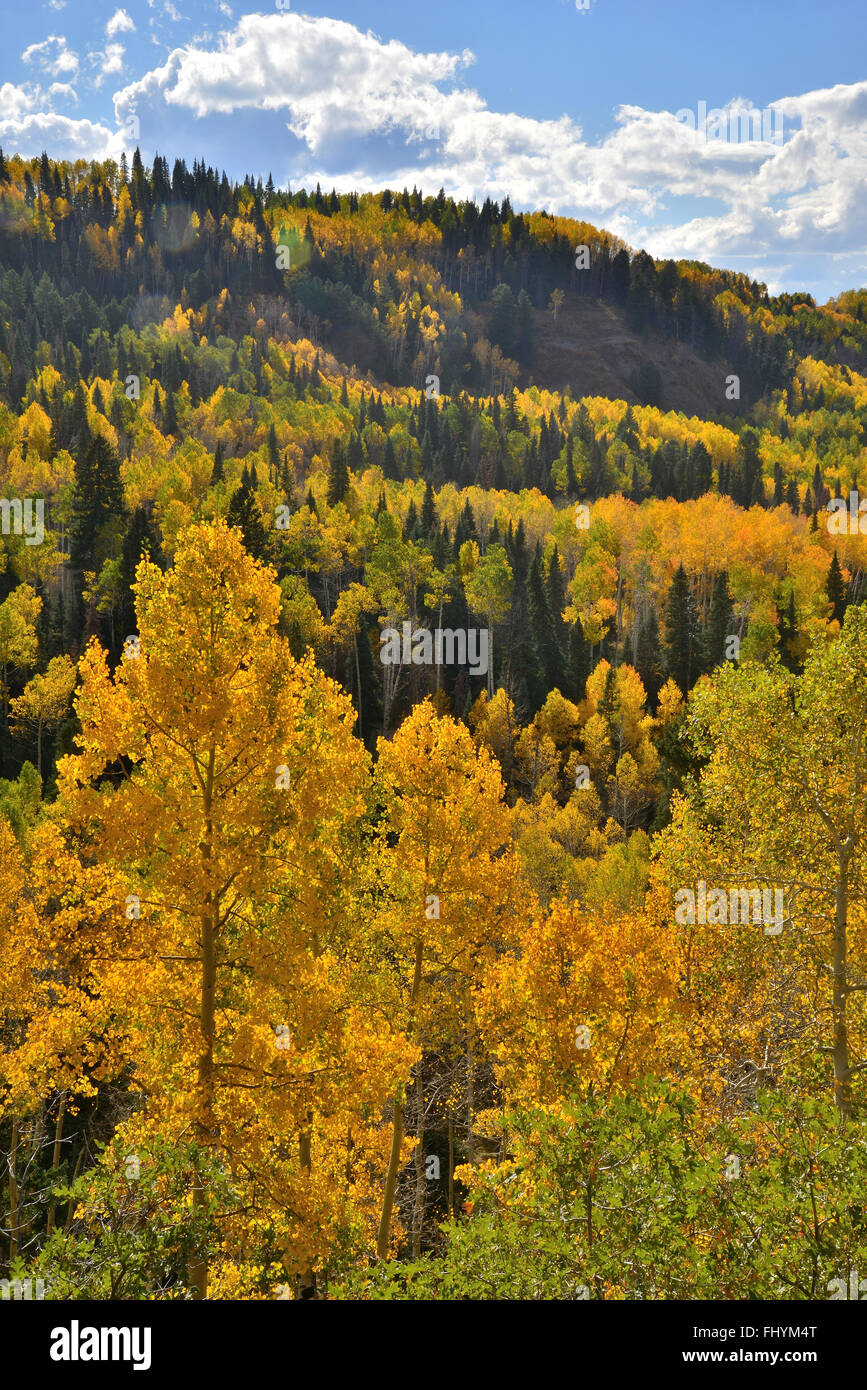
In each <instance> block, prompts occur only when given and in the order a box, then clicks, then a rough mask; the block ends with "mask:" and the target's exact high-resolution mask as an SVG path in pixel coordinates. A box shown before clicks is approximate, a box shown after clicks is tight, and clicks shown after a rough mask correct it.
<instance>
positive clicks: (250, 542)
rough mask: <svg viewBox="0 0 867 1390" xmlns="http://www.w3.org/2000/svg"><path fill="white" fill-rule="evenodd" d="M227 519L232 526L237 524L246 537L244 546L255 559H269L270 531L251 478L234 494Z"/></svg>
mask: <svg viewBox="0 0 867 1390" xmlns="http://www.w3.org/2000/svg"><path fill="white" fill-rule="evenodd" d="M226 521H227V522H228V524H229V525H230V526H237V528H238V530H239V531H240V532H241V534H242V536H243V537H244V546H245V548H246V549H247V551H248V553H249V554H250V555H252V556H253V559H254V560H267V559H268V533H267V531H266V530H265V524H264V522H263V520H262V510H261V508H260V506H259V503H258V502H257V500H256V493H255V490H254V488H253V487H251V485H250V482H249V479H248V480H245V481H242V483H241V485H240V487H239V488H238V489H237V490H236V491H235V492H234V493H233V494H232V500H231V502H230V503H229V509H228V511H227V513H226Z"/></svg>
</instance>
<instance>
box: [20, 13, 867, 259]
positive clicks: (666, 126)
mask: <svg viewBox="0 0 867 1390" xmlns="http://www.w3.org/2000/svg"><path fill="white" fill-rule="evenodd" d="M148 3H149V4H150V3H151V0H148ZM151 8H152V9H153V8H154V5H151ZM221 8H223V9H224V10H225V9H227V8H228V6H225V5H223V6H221ZM172 10H174V7H172ZM158 12H159V13H160V14H165V13H169V7H168V6H167V5H162V4H161V5H160V6H159V8H158ZM117 13H118V14H125V13H126V12H125V11H117ZM176 13H177V12H176V11H174V14H176ZM111 22H112V21H109V23H111ZM65 54H69V50H68V49H67V48H66V41H65V40H62V39H59V38H57V37H56V36H52V37H51V38H50V39H48V40H46V41H45V42H44V43H43V44H41V45H32V46H31V48H30V49H28V50H27V51H26V54H25V58H26V61H28V62H30V61H38V62H39V63H40V65H41V66H42V67H43V69H44V70H46V71H51V68H52V67H57V65H58V64H59V63H62V62H66V63H67V64H68V62H69V58H64V55H65ZM28 55H29V56H28ZM69 57H71V58H74V55H69ZM98 59H99V64H100V72H101V75H100V78H99V80H100V81H101V80H103V78H104V77H105V76H107V75H108V74H109V73H117V72H120V71H121V68H122V60H123V48H122V46H121V45H120V44H109V45H108V46H107V48H106V50H105V53H103V54H100V55H98ZM473 61H474V60H473V55H472V54H471V53H468V52H463V53H457V52H429V53H422V52H417V51H414V50H412V49H410V48H409V47H408V46H407V45H405V44H403V43H401V42H399V41H397V40H391V41H385V40H383V39H380V38H379V37H378V36H376V35H375V34H372V33H370V32H366V33H364V32H362V31H361V30H359V29H358V28H356V27H355V26H354V25H352V24H349V23H346V22H344V21H342V20H337V19H331V18H324V17H323V18H314V17H310V16H305V15H301V14H297V13H295V12H294V11H288V10H287V11H283V12H276V13H270V14H248V15H244V16H242V17H239V19H238V20H237V21H236V23H235V24H234V27H233V28H232V29H231V30H229V31H228V32H226V33H224V34H223V35H221V36H220V37H219V38H218V39H217V40H211V39H210V38H206V37H205V36H204V35H201V36H199V38H198V39H196V40H193V41H192V42H191V43H189V45H188V46H187V47H186V48H183V49H182V48H176V49H174V50H173V51H172V52H171V53H169V55H168V57H167V58H166V60H165V62H163V63H162V64H161V65H160V66H157V67H155V68H153V69H152V70H151V71H150V72H148V73H146V74H145V75H144V76H143V77H142V78H140V79H139V80H137V81H135V82H132V83H130V84H128V85H127V86H125V87H124V88H123V89H122V90H120V91H117V92H115V95H114V102H115V115H116V118H117V122H118V125H119V126H120V125H122V124H123V123H124V121H125V118H126V117H127V116H128V115H129V114H130V113H131V112H132V111H133V110H135V111H136V112H137V113H138V114H140V115H141V125H142V131H143V133H144V132H146V131H148V130H150V131H152V132H155V134H154V135H153V136H152V138H157V137H158V136H160V133H162V138H165V132H166V131H170V132H171V134H170V137H169V138H170V139H171V141H172V142H173V147H174V152H176V153H181V154H185V155H186V156H187V158H188V159H189V158H192V157H193V155H194V154H195V153H196V152H197V148H198V152H199V153H201V145H200V142H201V140H202V133H203V131H204V132H205V135H206V138H210V139H211V140H212V141H214V140H216V139H217V138H220V139H222V138H223V137H222V136H220V137H217V136H216V135H215V134H214V131H215V130H217V129H220V130H223V129H224V127H217V126H216V124H215V123H207V124H206V125H205V126H203V125H201V124H200V122H201V120H202V118H206V117H213V116H216V117H234V118H235V119H234V120H233V122H232V125H233V130H234V138H236V139H238V140H239V147H241V148H243V149H244V153H243V157H244V158H245V159H248V160H249V167H250V169H251V172H261V173H262V174H263V176H264V174H265V173H267V170H268V168H269V167H271V166H276V167H274V175H275V178H278V177H283V178H285V177H286V176H287V175H288V173H289V169H290V167H291V173H292V182H293V184H294V185H295V186H298V185H299V184H301V183H305V184H306V185H307V186H308V187H310V186H312V185H313V184H315V182H316V181H317V180H318V181H320V182H321V183H322V184H323V186H324V187H330V186H331V185H332V184H335V185H337V186H338V187H343V188H352V187H354V188H357V189H359V190H363V189H374V188H382V187H383V186H385V185H389V186H391V187H398V188H400V187H403V185H404V184H407V185H408V186H412V184H413V183H415V184H417V185H419V186H421V187H423V188H424V189H425V190H426V191H434V190H436V189H437V188H438V187H439V186H440V185H441V184H442V185H443V187H445V189H446V190H447V191H448V192H450V193H452V194H454V195H455V196H458V197H461V196H470V195H473V194H475V195H477V196H484V195H488V194H489V195H490V196H492V197H496V198H503V197H505V196H506V195H507V194H508V195H509V197H510V198H511V200H512V203H513V206H515V207H518V208H534V207H535V208H538V207H544V208H547V209H548V210H549V211H551V212H561V213H565V214H573V215H579V216H586V217H588V218H589V219H590V220H592V221H595V222H596V223H597V224H599V225H603V226H607V227H608V228H609V229H610V230H612V231H614V232H616V233H618V234H619V235H621V236H622V237H623V238H624V239H625V240H628V241H629V242H630V243H631V244H632V245H634V246H646V247H647V249H648V250H649V251H651V253H652V254H654V255H657V256H687V257H696V258H700V259H702V260H706V261H713V262H715V263H717V264H729V265H730V264H734V265H736V266H738V267H739V268H742V269H743V270H744V271H745V272H747V273H750V274H752V275H755V274H756V273H758V271H759V270H763V273H762V278H765V279H767V280H768V281H769V282H771V283H774V284H776V283H781V282H782V277H784V276H786V275H788V274H790V273H792V274H797V273H798V271H797V270H792V269H791V268H792V267H801V268H802V267H803V265H804V261H803V260H802V259H800V258H802V257H803V256H804V255H805V254H809V255H812V256H814V257H819V256H820V255H821V256H824V257H825V258H826V264H828V265H832V264H833V265H834V266H835V267H836V268H837V269H839V271H840V275H842V276H843V278H844V279H845V277H846V275H847V273H848V272H849V270H850V268H851V267H856V269H853V270H851V274H852V275H853V276H855V275H858V276H859V278H863V273H862V270H858V269H857V267H863V258H864V246H863V240H864V239H863V227H864V225H865V223H867V82H861V83H854V84H850V85H839V86H836V87H832V88H828V89H825V90H821V91H814V92H808V93H805V94H803V95H800V96H787V97H783V98H780V99H779V100H777V101H775V102H774V104H773V105H774V109H775V111H776V112H777V114H778V115H781V116H782V118H783V120H784V122H785V126H786V140H785V142H784V143H783V144H782V145H778V144H774V143H772V142H770V141H762V140H755V141H746V142H744V143H740V144H738V143H731V144H730V143H715V142H713V141H712V140H710V141H707V142H705V141H703V140H701V139H697V138H696V137H695V136H694V135H693V134H692V133H691V132H690V131H688V130H687V129H686V128H685V127H684V125H683V124H682V123H681V122H679V121H678V120H677V119H676V117H675V115H674V114H673V113H672V112H666V111H648V110H646V109H644V108H642V107H639V106H635V105H624V106H622V107H620V108H619V109H618V110H617V112H616V113H615V123H614V128H613V129H612V130H611V131H610V132H609V133H608V134H607V135H606V136H604V137H603V138H602V139H600V140H597V141H594V142H590V141H588V140H587V139H586V138H585V136H584V133H583V131H582V130H581V127H580V125H579V124H577V123H576V122H575V121H574V120H572V119H571V118H570V117H569V116H567V115H563V116H561V117H560V118H559V119H557V120H537V119H533V118H530V117H527V116H522V115H519V114H517V113H515V112H509V111H493V110H491V109H489V107H488V106H487V105H486V103H485V101H484V100H483V98H482V97H481V96H480V95H479V93H478V92H477V91H475V90H474V89H473V87H472V86H471V85H469V83H468V82H467V81H466V76H465V70H466V68H467V67H468V66H469V65H470V64H471V63H472V62H473ZM75 62H76V63H77V59H75ZM69 71H72V68H71V67H70V68H69ZM55 75H56V74H55ZM742 104H743V103H742V102H740V101H738V100H733V101H732V102H731V103H730V104H729V108H728V114H729V115H732V114H733V113H735V112H736V110H737V109H738V107H739V106H740V105H742ZM245 113H246V114H245ZM4 114H7V113H6V112H5V111H4ZM44 119H45V120H48V119H51V118H50V117H49V116H47V115H45V116H44ZM245 121H247V122H249V125H246V126H245V124H244V122H245ZM269 121H270V123H271V124H270V125H269V124H268V122H269ZM432 127H439V136H438V137H437V136H435V135H434V134H432V133H431V128H432ZM94 129H95V130H97V129H100V128H98V127H94ZM247 130H250V131H255V132H256V137H255V142H253V143H250V144H248V145H246V146H245V140H246V139H247V137H246V135H245V133H244V132H245V131H247ZM287 130H288V131H289V132H291V134H292V135H293V136H294V137H296V140H297V141H300V142H301V151H302V154H301V158H300V159H299V157H298V155H297V153H296V152H295V151H294V150H293V152H292V153H291V155H290V154H288V153H287V156H286V159H285V167H284V170H283V171H282V174H281V171H280V168H279V162H280V161H279V156H278V158H277V159H276V160H275V158H274V152H275V148H276V149H279V146H280V141H281V138H282V139H283V141H284V145H285V143H286V135H285V132H286V131H287ZM93 138H94V139H95V138H97V137H93ZM143 148H144V147H143ZM161 148H162V146H161ZM305 151H306V157H305V153H304V152H305ZM151 153H153V151H152V150H151ZM235 172H236V173H240V172H244V171H243V170H235Z"/></svg>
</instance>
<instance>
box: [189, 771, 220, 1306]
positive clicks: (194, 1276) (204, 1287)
mask: <svg viewBox="0 0 867 1390" xmlns="http://www.w3.org/2000/svg"><path fill="white" fill-rule="evenodd" d="M215 756H216V755H215V751H214V750H213V749H212V750H211V756H210V764H209V768H208V778H207V782H206V785H205V795H204V823H205V824H204V833H203V836H202V846H201V853H202V858H203V859H204V860H205V861H209V860H210V858H211V838H212V835H213V826H212V823H211V798H212V796H213V777H214V763H215ZM201 925H202V947H201V950H202V954H201V965H202V983H201V997H200V1005H199V1027H200V1030H201V1034H202V1050H201V1052H200V1054H199V1066H198V1077H197V1092H198V1094H197V1102H198V1105H197V1109H198V1116H197V1122H196V1132H197V1139H198V1142H199V1144H200V1145H201V1146H202V1147H204V1148H205V1149H206V1150H207V1149H210V1147H211V1146H212V1144H213V1142H214V1137H215V1131H216V1118H215V1115H214V1090H215V1072H214V1050H215V1042H216V1023H215V1018H216V1000H217V933H218V930H219V906H218V904H217V903H216V902H214V900H213V898H212V896H211V893H210V890H209V893H208V896H207V899H206V906H205V911H204V912H203V913H202V916H201ZM204 1206H205V1180H204V1176H203V1174H202V1172H201V1169H200V1168H199V1166H198V1164H197V1166H196V1171H195V1175H194V1178H193V1211H194V1212H200V1211H202V1210H203V1209H204ZM188 1277H189V1281H190V1284H191V1285H192V1288H193V1296H194V1298H197V1299H201V1298H207V1296H208V1261H207V1257H206V1256H205V1255H200V1254H196V1255H194V1256H193V1258H192V1259H191V1260H190V1263H189V1267H188Z"/></svg>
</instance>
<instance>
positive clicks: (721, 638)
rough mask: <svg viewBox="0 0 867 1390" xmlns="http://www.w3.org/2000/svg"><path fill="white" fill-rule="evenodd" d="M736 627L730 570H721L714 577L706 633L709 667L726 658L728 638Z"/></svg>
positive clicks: (707, 662) (706, 651)
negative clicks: (730, 586)
mask: <svg viewBox="0 0 867 1390" xmlns="http://www.w3.org/2000/svg"><path fill="white" fill-rule="evenodd" d="M733 629H734V604H733V602H732V596H731V594H730V593H729V576H728V570H720V572H719V574H717V575H716V577H715V578H714V584H713V592H712V594H711V600H710V611H709V613H708V620H707V632H706V634H705V654H706V665H707V669H708V670H711V669H712V668H713V667H714V666H719V665H720V663H721V662H723V661H725V659H726V638H727V637H731V636H732V634H733Z"/></svg>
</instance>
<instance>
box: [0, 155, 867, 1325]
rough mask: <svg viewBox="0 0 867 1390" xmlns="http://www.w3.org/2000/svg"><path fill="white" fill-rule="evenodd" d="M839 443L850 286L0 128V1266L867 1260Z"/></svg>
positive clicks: (847, 592) (599, 1270)
mask: <svg viewBox="0 0 867 1390" xmlns="http://www.w3.org/2000/svg"><path fill="white" fill-rule="evenodd" d="M865 477H867V290H860V291H854V290H853V291H852V292H849V293H845V294H842V295H840V296H839V297H838V298H837V299H836V300H834V301H831V302H829V303H827V304H824V305H817V304H816V303H814V301H813V300H812V299H811V297H810V296H809V295H807V294H803V295H781V296H771V295H769V294H768V292H767V289H766V287H765V286H764V285H761V284H757V283H755V282H752V281H750V280H749V279H748V278H746V277H744V276H742V275H739V274H736V273H733V272H729V271H722V270H716V269H714V268H713V267H711V266H709V265H705V264H703V263H699V262H695V261H678V262H675V261H654V260H653V259H652V258H651V257H650V256H648V255H647V254H646V253H645V252H643V251H641V250H635V249H634V248H631V247H628V246H626V245H624V244H623V243H622V242H620V241H619V240H618V239H617V238H616V237H614V236H612V235H610V234H609V233H607V232H606V231H604V230H601V229H598V228H596V227H594V226H592V225H590V224H589V223H586V222H575V221H572V220H569V219H566V218H561V217H553V216H550V215H549V214H547V213H546V212H534V213H532V214H529V215H528V214H515V213H514V212H513V210H512V208H511V207H510V205H509V203H508V201H506V202H503V203H501V204H498V203H496V202H493V201H491V200H487V201H486V202H485V203H484V205H483V206H482V207H478V206H476V205H475V204H473V203H455V202H454V201H453V200H452V199H450V198H447V197H446V196H445V195H444V193H443V192H442V191H440V193H439V194H438V195H437V196H436V197H431V196H423V194H422V193H421V192H419V191H418V190H416V189H413V191H412V192H411V193H410V192H408V191H407V190H403V191H402V192H397V191H388V190H386V191H383V192H382V193H381V194H378V195H372V194H365V195H357V194H355V193H340V194H338V193H337V192H336V191H332V192H330V193H323V192H322V191H321V190H320V189H319V187H317V188H316V191H315V192H309V191H305V190H300V191H291V190H288V189H276V188H275V187H274V186H273V183H272V181H271V179H270V178H269V180H268V181H267V184H266V185H264V186H263V185H262V183H261V182H254V181H252V180H251V179H247V180H246V181H245V182H244V183H242V184H238V185H236V184H233V183H231V182H230V181H229V180H228V179H227V177H226V175H225V174H224V173H222V174H221V173H219V172H218V171H216V170H214V169H212V168H206V167H205V166H204V164H200V163H198V162H194V163H193V166H192V170H190V169H189V168H188V167H187V165H186V164H185V163H184V162H183V161H181V160H177V161H175V163H174V165H173V167H172V169H171V170H170V169H169V166H168V163H167V162H166V160H164V159H161V158H156V159H155V160H154V163H153V166H152V167H151V168H146V167H145V166H144V164H143V162H142V159H141V157H140V154H139V152H138V151H136V152H135V154H134V155H133V156H132V160H131V163H130V165H129V167H128V166H127V162H126V160H125V159H124V160H123V161H122V162H121V164H120V165H117V164H114V163H113V162H110V161H109V162H106V163H103V164H98V163H90V162H86V161H83V160H82V161H79V162H76V163H74V164H72V163H68V162H56V161H54V160H53V159H51V158H50V156H49V155H47V154H46V155H43V156H42V158H41V160H40V159H36V160H23V159H21V158H19V157H18V156H14V155H10V154H8V153H7V154H6V155H5V156H4V155H3V153H2V151H0V704H2V717H0V1154H2V1156H3V1167H4V1170H5V1171H6V1174H7V1177H5V1178H4V1181H3V1183H2V1185H0V1278H3V1277H6V1278H9V1279H26V1278H33V1279H41V1280H43V1281H44V1284H45V1289H46V1297H48V1298H60V1299H65V1298H80V1299H90V1298H96V1299H142V1298H143V1299H170V1298H190V1297H198V1298H200V1297H204V1296H208V1297H223V1298H239V1299H262V1298H275V1297H287V1298H298V1297H305V1298H309V1297H317V1298H324V1297H328V1298H375V1299H414V1298H418V1299H433V1298H492V1299H493V1298H521V1299H538V1298H550V1299H554V1298H570V1299H576V1298H588V1297H589V1298H605V1299H662V1298H697V1299H704V1298H725V1299H731V1298H748V1297H755V1298H763V1299H790V1298H794V1299H807V1300H810V1299H824V1298H828V1297H829V1296H836V1295H834V1293H833V1288H834V1287H835V1285H834V1281H835V1280H842V1281H843V1282H844V1285H845V1286H846V1287H848V1281H849V1278H850V1271H851V1270H853V1269H854V1270H857V1268H858V1267H859V1262H860V1266H861V1267H862V1268H863V1269H864V1270H865V1271H867V1204H865V1200H864V1184H865V1180H867V1143H865V1141H867V1132H865V1128H864V1126H865V1101H867V1092H865V1088H864V1081H863V1067H864V1065H865V1059H867V1017H865V1008H864V990H865V989H867V983H865V980H867V939H865V905H867V904H865V872H867V859H865V848H867V847H865V842H864V833H865V825H867V820H865V812H867V647H865V643H867V607H865V605H864V600H865V598H867V584H865V571H864V566H865V555H867V550H865V541H864V538H863V535H862V521H861V519H862V516H863V514H864V513H862V512H861V511H860V510H859V507H860V506H861V503H860V498H859V493H858V489H859V480H860V479H862V478H865ZM835 499H836V500H835ZM864 512H867V505H865V507H864ZM863 531H865V532H867V520H864V521H863ZM528 1252H533V1253H532V1258H531V1257H530V1255H529V1253H528ZM829 1290H830V1291H831V1292H830V1293H829ZM839 1296H841V1297H845V1296H846V1295H845V1294H842V1295H839Z"/></svg>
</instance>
